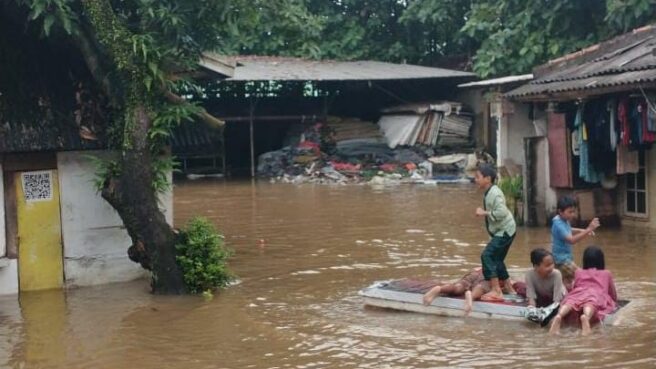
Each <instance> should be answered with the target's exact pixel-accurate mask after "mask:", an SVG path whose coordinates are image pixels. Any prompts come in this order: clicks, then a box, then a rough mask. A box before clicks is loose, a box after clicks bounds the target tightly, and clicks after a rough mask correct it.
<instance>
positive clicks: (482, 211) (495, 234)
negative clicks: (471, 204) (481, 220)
mask: <svg viewBox="0 0 656 369" xmlns="http://www.w3.org/2000/svg"><path fill="white" fill-rule="evenodd" d="M496 178H497V172H496V170H494V168H492V167H491V166H490V165H487V164H483V165H481V166H480V167H479V168H478V170H477V171H476V175H475V177H474V180H475V181H476V184H477V185H478V187H479V188H480V189H482V190H484V191H485V195H484V196H483V208H480V207H479V208H476V215H477V216H479V217H485V228H486V230H487V232H488V233H489V234H490V237H492V239H490V242H489V243H488V244H487V246H485V249H484V250H483V253H482V254H481V263H482V264H483V276H484V277H485V280H486V281H489V283H490V292H488V293H486V294H484V295H483V296H482V297H481V300H482V301H503V292H502V291H501V285H500V283H499V280H501V281H506V280H507V279H508V277H509V276H508V271H507V270H506V265H505V264H504V259H505V258H506V255H507V254H508V249H510V245H511V244H512V242H513V239H514V238H515V219H514V218H513V215H512V213H511V212H510V210H508V208H507V207H506V198H505V196H504V195H503V192H502V191H501V189H500V188H499V187H497V186H496V185H495V184H494V182H495V180H496ZM507 285H510V284H509V283H508V284H507ZM509 292H511V293H512V292H513V291H509Z"/></svg>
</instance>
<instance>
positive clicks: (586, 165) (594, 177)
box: [574, 103, 601, 183]
mask: <svg viewBox="0 0 656 369" xmlns="http://www.w3.org/2000/svg"><path fill="white" fill-rule="evenodd" d="M584 106H585V104H583V103H581V105H580V106H579V108H578V110H577V111H576V117H575V118H574V127H575V128H576V129H577V131H578V133H579V134H578V137H577V141H578V144H579V177H580V178H581V179H583V180H584V181H586V182H589V183H598V182H599V181H600V180H601V178H600V176H599V174H598V173H597V171H596V170H595V169H594V167H593V166H592V165H590V158H589V153H588V134H587V130H586V127H585V124H584V123H583V109H584Z"/></svg>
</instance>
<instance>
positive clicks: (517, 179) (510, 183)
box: [497, 174, 524, 224]
mask: <svg viewBox="0 0 656 369" xmlns="http://www.w3.org/2000/svg"><path fill="white" fill-rule="evenodd" d="M497 186H499V188H500V189H501V191H502V192H503V194H504V195H505V197H506V204H508V209H511V210H512V212H513V215H514V216H515V219H516V220H517V221H518V223H520V224H521V223H522V222H523V217H522V215H523V214H522V206H521V203H523V201H524V178H523V177H522V176H521V175H519V174H518V175H514V176H506V177H501V178H499V181H498V183H497Z"/></svg>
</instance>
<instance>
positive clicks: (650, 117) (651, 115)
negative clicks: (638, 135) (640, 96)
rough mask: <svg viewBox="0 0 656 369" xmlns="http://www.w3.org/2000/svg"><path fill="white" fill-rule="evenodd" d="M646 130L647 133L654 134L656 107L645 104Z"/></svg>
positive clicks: (655, 128)
mask: <svg viewBox="0 0 656 369" xmlns="http://www.w3.org/2000/svg"><path fill="white" fill-rule="evenodd" d="M647 105H648V109H647V129H648V130H649V132H656V106H655V105H652V104H651V103H647Z"/></svg>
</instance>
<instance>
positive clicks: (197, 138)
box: [171, 122, 220, 154]
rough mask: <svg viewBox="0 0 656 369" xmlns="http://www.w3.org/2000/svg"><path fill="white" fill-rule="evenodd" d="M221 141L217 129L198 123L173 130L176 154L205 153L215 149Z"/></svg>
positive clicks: (172, 140)
mask: <svg viewBox="0 0 656 369" xmlns="http://www.w3.org/2000/svg"><path fill="white" fill-rule="evenodd" d="M219 139H220V132H219V131H217V130H216V129H212V128H210V127H208V126H207V125H205V124H202V123H198V122H192V123H185V124H181V125H179V126H178V127H176V128H175V129H174V130H173V135H172V136H171V146H172V149H173V153H174V154H185V153H194V152H203V151H207V150H208V149H211V148H215V147H216V146H217V142H218V141H219Z"/></svg>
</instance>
